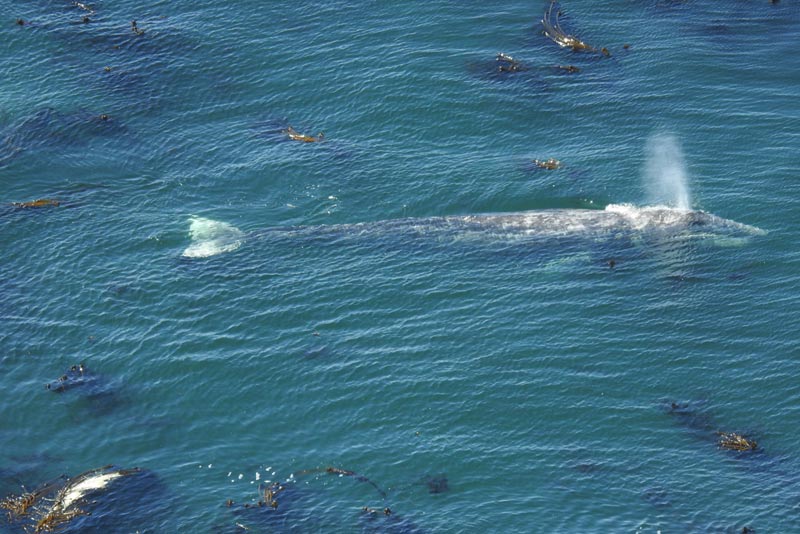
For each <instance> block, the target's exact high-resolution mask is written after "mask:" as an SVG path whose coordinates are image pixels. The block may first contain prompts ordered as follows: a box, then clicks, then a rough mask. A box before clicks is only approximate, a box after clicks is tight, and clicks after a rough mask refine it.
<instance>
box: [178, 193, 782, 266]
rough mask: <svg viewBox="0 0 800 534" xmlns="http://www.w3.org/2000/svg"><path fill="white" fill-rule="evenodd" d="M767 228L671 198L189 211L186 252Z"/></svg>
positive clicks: (708, 234)
mask: <svg viewBox="0 0 800 534" xmlns="http://www.w3.org/2000/svg"><path fill="white" fill-rule="evenodd" d="M766 233H767V232H766V231H764V230H762V229H760V228H757V227H755V226H751V225H748V224H744V223H740V222H737V221H733V220H730V219H725V218H723V217H719V216H717V215H714V214H712V213H709V212H706V211H703V210H692V209H681V208H675V207H670V206H635V205H631V204H609V205H607V206H606V207H605V208H603V209H544V210H533V211H522V212H510V213H487V214H477V215H449V216H438V217H422V218H414V217H408V218H401V219H389V220H385V221H374V222H359V223H348V224H331V225H309V226H287V227H273V228H269V229H266V230H257V231H254V232H250V233H247V234H246V233H245V232H242V231H241V230H239V229H238V228H236V227H235V226H233V225H231V224H229V223H226V222H223V221H217V220H214V219H209V218H204V217H198V216H192V217H190V218H189V238H190V241H191V242H190V244H189V245H188V246H187V247H186V248H185V249H184V250H183V252H182V256H183V257H184V258H192V259H198V258H209V257H213V256H218V255H220V254H223V253H228V252H233V251H235V250H237V249H239V248H240V247H241V246H242V245H244V244H245V243H246V242H248V241H253V240H255V239H258V238H264V237H266V236H270V235H281V236H283V237H285V238H303V237H305V238H308V237H313V238H316V239H321V240H325V239H330V240H337V239H342V238H354V239H359V238H369V237H381V236H385V235H391V236H395V237H398V238H400V239H403V238H408V239H418V238H429V239H434V240H439V241H447V240H453V241H457V240H458V241H461V240H469V239H473V240H482V241H514V240H524V241H537V240H552V239H555V240H558V239H562V238H580V239H586V240H592V241H598V240H599V241H604V240H608V241H611V240H615V239H620V238H629V239H633V240H638V241H643V242H647V241H648V240H658V241H663V240H711V241H713V242H715V243H716V244H719V245H724V246H730V245H732V244H743V243H745V242H747V241H748V240H750V239H752V238H753V237H755V236H761V235H766Z"/></svg>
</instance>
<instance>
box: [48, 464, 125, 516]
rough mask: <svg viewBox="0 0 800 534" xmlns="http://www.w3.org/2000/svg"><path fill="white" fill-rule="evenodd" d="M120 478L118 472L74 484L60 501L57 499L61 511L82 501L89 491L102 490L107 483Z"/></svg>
mask: <svg viewBox="0 0 800 534" xmlns="http://www.w3.org/2000/svg"><path fill="white" fill-rule="evenodd" d="M121 476H122V473H121V472H120V471H111V472H108V473H99V474H96V475H93V476H91V477H89V478H87V479H85V480H82V481H80V482H79V483H78V484H75V485H74V486H67V488H66V491H65V492H64V494H63V496H62V497H61V499H59V501H58V503H59V504H60V506H61V508H62V509H63V510H66V509H68V508H69V507H70V506H72V504H73V503H74V502H76V501H78V500H79V499H82V498H83V496H84V495H86V494H87V493H89V492H90V491H95V490H99V489H103V488H105V487H106V486H107V485H108V483H109V482H111V481H112V480H114V479H115V478H119V477H121Z"/></svg>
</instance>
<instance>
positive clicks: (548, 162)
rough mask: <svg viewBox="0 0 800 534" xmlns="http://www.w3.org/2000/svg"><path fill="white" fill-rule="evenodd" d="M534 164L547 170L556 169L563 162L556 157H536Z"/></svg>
mask: <svg viewBox="0 0 800 534" xmlns="http://www.w3.org/2000/svg"><path fill="white" fill-rule="evenodd" d="M533 164H534V165H536V166H537V167H539V168H540V169H544V170H547V171H554V170H556V169H560V168H561V162H560V161H558V160H557V159H555V158H549V159H545V160H541V159H535V160H533Z"/></svg>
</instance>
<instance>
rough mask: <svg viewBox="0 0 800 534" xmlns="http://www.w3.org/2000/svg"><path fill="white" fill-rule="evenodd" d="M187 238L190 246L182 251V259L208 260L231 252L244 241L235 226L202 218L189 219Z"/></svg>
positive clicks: (242, 235)
mask: <svg viewBox="0 0 800 534" xmlns="http://www.w3.org/2000/svg"><path fill="white" fill-rule="evenodd" d="M189 237H190V238H191V240H192V244H191V245H189V246H188V247H186V250H184V251H183V254H182V256H183V257H184V258H208V257H210V256H216V255H217V254H222V253H223V252H232V251H234V250H236V249H237V248H239V247H240V246H242V243H243V241H244V234H243V233H242V231H241V230H239V229H238V228H236V227H235V226H233V225H231V224H228V223H226V222H222V221H215V220H213V219H206V218H204V217H190V218H189Z"/></svg>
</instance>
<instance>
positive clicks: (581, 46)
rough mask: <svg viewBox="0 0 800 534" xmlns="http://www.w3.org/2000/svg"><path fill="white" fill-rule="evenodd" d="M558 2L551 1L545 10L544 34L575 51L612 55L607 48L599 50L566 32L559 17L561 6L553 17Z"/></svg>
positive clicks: (543, 20)
mask: <svg viewBox="0 0 800 534" xmlns="http://www.w3.org/2000/svg"><path fill="white" fill-rule="evenodd" d="M556 4H557V2H556V0H552V1H551V2H550V7H549V8H548V10H547V11H545V13H544V16H543V17H542V26H544V34H545V35H546V36H547V37H549V38H550V39H552V40H553V42H555V43H556V44H557V45H558V46H561V47H563V48H571V49H572V50H575V51H584V52H600V53H601V54H603V55H604V56H610V55H611V54H610V52H609V51H608V49H607V48H605V47H604V48H601V49H600V50H598V49H597V48H595V47H593V46H591V45H588V44H586V43H585V42H583V41H581V40H580V39H578V38H577V37H575V36H574V35H570V34H568V33H567V32H565V31H564V29H563V28H562V27H561V23H560V22H559V17H560V16H561V13H562V11H561V9H560V8H559V9H557V10H556V13H555V19H553V9H554V8H555V6H556Z"/></svg>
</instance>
